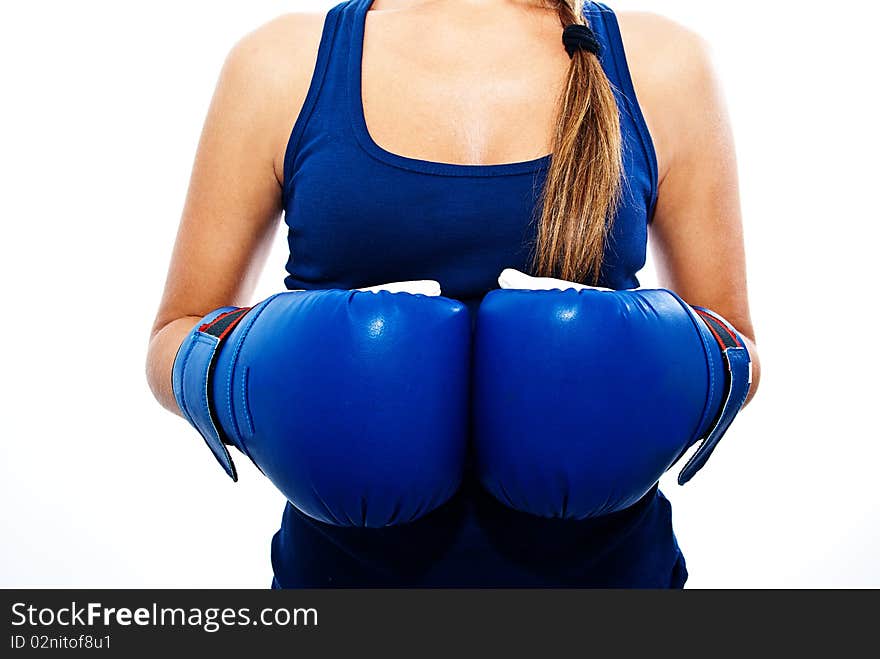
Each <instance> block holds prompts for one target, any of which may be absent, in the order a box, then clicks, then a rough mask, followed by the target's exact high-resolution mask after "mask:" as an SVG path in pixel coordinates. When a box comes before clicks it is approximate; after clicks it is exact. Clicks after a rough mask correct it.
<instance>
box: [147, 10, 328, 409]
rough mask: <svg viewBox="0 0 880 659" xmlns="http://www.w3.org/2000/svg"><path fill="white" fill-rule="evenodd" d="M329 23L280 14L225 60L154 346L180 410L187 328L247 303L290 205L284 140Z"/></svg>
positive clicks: (169, 399)
mask: <svg viewBox="0 0 880 659" xmlns="http://www.w3.org/2000/svg"><path fill="white" fill-rule="evenodd" d="M322 22H323V21H322V17H320V16H312V15H292V16H286V17H283V18H281V19H278V20H276V21H274V22H273V23H270V24H269V25H267V26H265V27H263V28H260V29H259V30H257V31H256V32H254V33H252V34H250V35H248V36H247V37H245V38H244V39H243V40H242V41H241V42H240V43H239V44H237V45H236V47H235V48H234V49H233V50H232V52H231V53H230V54H229V56H228V58H227V60H226V63H225V65H224V67H223V71H222V73H221V75H220V80H219V82H218V84H217V88H216V91H215V93H214V98H213V100H212V103H211V107H210V110H209V111H208V116H207V118H206V120H205V125H204V129H203V132H202V137H201V140H200V143H199V147H198V152H197V154H196V158H195V164H194V167H193V172H192V178H191V180H190V186H189V191H188V194H187V199H186V204H185V207H184V210H183V217H182V219H181V222H180V228H179V230H178V234H177V240H176V243H175V246H174V252H173V255H172V258H171V265H170V267H169V272H168V278H167V281H166V284H165V291H164V294H163V296H162V301H161V304H160V306H159V310H158V313H157V314H156V320H155V323H154V325H153V330H152V334H151V338H150V345H149V351H148V355H147V380H148V382H149V384H150V388H151V389H152V391H153V394H154V395H155V396H156V399H157V400H158V401H159V402H160V403H161V404H162V405H163V406H164V407H166V408H168V409H169V410H171V411H173V412H175V413H179V410H178V409H177V404H176V402H175V400H174V395H173V392H172V390H171V368H172V365H173V362H174V357H175V355H176V353H177V349H178V348H179V347H180V344H181V342H182V341H183V339H184V337H185V336H186V334H187V333H188V332H189V330H190V329H192V327H193V326H194V325H195V324H196V323H197V322H198V321H199V319H200V318H201V317H203V316H204V315H205V314H207V313H208V312H210V311H211V310H213V309H215V308H217V307H221V306H225V305H233V306H244V305H246V304H247V303H248V298H249V296H250V295H251V293H252V292H253V289H254V286H255V283H256V280H257V277H258V275H259V273H260V270H261V269H262V266H263V263H264V261H265V257H266V254H267V252H268V249H269V247H270V245H271V242H272V237H273V235H274V232H275V229H276V227H277V223H278V219H279V216H280V213H281V183H280V181H281V180H282V179H283V172H282V168H283V156H284V146H285V145H286V142H287V137H288V134H289V131H290V128H291V124H292V121H293V120H294V119H295V117H296V113H298V111H299V108H300V107H301V106H302V103H303V101H304V99H305V94H306V92H307V89H308V83H309V80H310V79H311V72H312V69H313V65H314V60H315V59H316V57H317V47H318V41H319V40H320V26H321V25H322ZM309 58H311V62H309ZM291 62H293V64H291ZM300 62H301V63H302V65H301V66H300V65H298V63H300ZM290 69H295V71H291V70H290Z"/></svg>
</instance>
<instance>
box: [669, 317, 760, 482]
mask: <svg viewBox="0 0 880 659" xmlns="http://www.w3.org/2000/svg"><path fill="white" fill-rule="evenodd" d="M694 311H695V312H696V315H697V317H698V318H699V320H701V321H702V322H703V323H704V324H705V326H706V327H707V328H708V330H709V333H710V334H711V335H712V336H713V337H714V339H715V341H717V343H718V347H719V349H720V350H721V355H722V358H723V360H724V365H725V368H726V372H725V393H724V396H723V403H722V405H721V411H720V412H719V413H718V416H717V417H716V419H715V422H714V424H713V425H712V427H711V428H710V429H709V431H708V433H707V434H706V436H705V437H704V438H703V440H702V442H701V443H700V447H699V448H698V449H697V450H696V452H695V453H694V454H693V455H692V456H691V458H690V460H688V462H687V464H685V466H684V468H683V469H682V470H681V473H680V474H679V476H678V483H679V485H684V484H686V483H687V482H689V481H690V480H691V479H692V478H693V477H694V476H695V475H696V473H697V472H698V471H699V470H700V469H702V468H703V466H704V465H705V464H706V462H707V461H708V460H709V457H710V456H711V455H712V452H713V451H714V450H715V448H716V447H717V446H718V442H720V441H721V438H722V437H724V434H725V433H726V432H727V429H728V428H730V424H731V423H733V420H734V418H735V417H736V415H737V414H739V411H740V410H741V409H742V407H743V405H745V402H746V398H748V395H749V389H750V388H751V385H752V362H751V357H750V356H749V351H748V349H747V348H746V346H745V343H744V342H743V340H742V339H741V338H740V336H739V334H737V332H736V330H735V329H734V328H733V326H732V325H731V324H730V323H728V322H727V321H726V320H725V319H724V318H722V317H721V316H719V315H718V314H716V313H714V312H713V311H709V310H708V309H703V308H702V307H694Z"/></svg>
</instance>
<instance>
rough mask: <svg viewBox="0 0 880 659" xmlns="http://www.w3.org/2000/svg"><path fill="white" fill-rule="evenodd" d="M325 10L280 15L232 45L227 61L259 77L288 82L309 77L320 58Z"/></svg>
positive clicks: (294, 82)
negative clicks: (312, 65)
mask: <svg viewBox="0 0 880 659" xmlns="http://www.w3.org/2000/svg"><path fill="white" fill-rule="evenodd" d="M325 15H326V14H325V13H312V12H309V13H291V14H284V15H282V16H279V17H277V18H275V19H273V20H271V21H269V22H267V23H264V24H263V25H261V26H260V27H258V28H256V29H255V30H252V31H251V32H249V33H248V34H246V35H244V36H243V37H242V38H241V39H239V41H238V42H237V43H236V44H235V45H234V46H233V47H232V49H231V51H230V53H229V56H228V58H227V64H231V65H233V66H237V67H240V68H242V69H245V70H246V71H248V72H249V73H250V74H251V76H254V77H255V78H256V79H257V80H267V81H272V80H274V81H275V82H280V83H283V84H286V85H288V86H289V85H291V84H296V83H297V82H300V83H301V82H303V81H305V83H306V84H308V80H309V78H310V77H311V73H312V70H311V66H309V65H310V64H314V61H315V60H316V59H317V54H318V46H319V44H320V41H321V34H322V32H323V26H324V19H325Z"/></svg>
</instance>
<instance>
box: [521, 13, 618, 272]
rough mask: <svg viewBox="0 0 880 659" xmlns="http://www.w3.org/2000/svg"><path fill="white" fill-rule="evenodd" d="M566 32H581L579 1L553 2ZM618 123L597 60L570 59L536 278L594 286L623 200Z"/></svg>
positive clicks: (587, 56)
mask: <svg viewBox="0 0 880 659" xmlns="http://www.w3.org/2000/svg"><path fill="white" fill-rule="evenodd" d="M551 2H552V4H553V5H554V6H555V9H556V11H557V12H558V14H559V20H560V22H561V23H562V25H563V26H568V25H571V24H580V25H584V24H585V19H584V16H583V0H551ZM621 154H622V145H621V133H620V115H619V112H618V107H617V101H616V100H615V98H614V93H613V92H612V90H611V83H610V82H609V81H608V77H607V76H606V75H605V72H604V70H603V69H602V66H601V64H600V63H599V58H598V56H597V55H595V54H593V53H591V52H588V51H584V50H581V51H577V52H574V53H573V56H572V58H571V64H570V66H569V68H568V75H567V78H566V81H565V86H564V88H563V91H562V93H561V95H560V98H559V101H558V109H557V115H556V123H555V130H554V137H553V157H552V160H551V164H550V168H549V171H548V172H547V180H546V184H545V186H544V190H543V192H542V195H541V198H542V202H543V205H542V211H541V217H540V219H539V222H538V235H537V243H536V245H535V254H534V267H535V270H536V271H537V274H539V275H543V276H551V277H561V278H563V279H568V280H574V281H587V282H590V283H596V282H598V279H599V276H600V272H601V269H602V262H603V259H604V256H605V243H606V239H607V236H608V232H609V230H610V228H611V223H612V222H613V218H614V213H615V211H616V209H617V204H618V202H619V199H620V193H621V177H622V173H623V162H622V155H621Z"/></svg>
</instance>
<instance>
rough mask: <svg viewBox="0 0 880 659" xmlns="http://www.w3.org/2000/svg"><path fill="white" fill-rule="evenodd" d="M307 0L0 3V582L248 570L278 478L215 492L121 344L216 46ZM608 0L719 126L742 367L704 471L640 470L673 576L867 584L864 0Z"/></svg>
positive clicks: (135, 311) (140, 320) (175, 195)
mask: <svg viewBox="0 0 880 659" xmlns="http://www.w3.org/2000/svg"><path fill="white" fill-rule="evenodd" d="M329 4H330V3H328V2H326V1H313V2H306V1H302V2H280V1H276V2H270V1H268V0H249V2H216V1H214V2H209V1H207V0H198V1H193V0H190V1H188V2H169V1H167V0H165V1H153V2H149V3H131V2H127V3H119V2H98V1H83V2H75V3H74V2H19V3H4V4H3V9H2V10H0V67H2V70H0V73H2V75H0V89H2V96H3V99H4V100H3V101H2V103H0V218H2V222H3V229H2V236H3V237H2V240H0V251H2V253H0V268H2V272H0V275H2V277H0V281H2V287H3V288H2V290H3V302H4V306H5V309H4V313H3V316H4V318H3V323H2V325H0V333H2V343H0V345H2V362H0V364H2V375H3V377H2V378H0V383H2V384H0V388H2V392H0V393H2V395H0V401H2V416H0V433H2V441H0V493H2V498H0V543H2V544H0V586H40V585H46V586H48V585H57V586H68V585H70V586H73V585H79V586H111V587H115V586H180V587H190V586H204V587H211V586H248V587H260V588H262V587H266V586H268V584H269V581H270V579H271V569H270V565H269V541H270V538H271V536H272V534H273V533H274V531H275V530H276V528H277V526H278V524H279V521H280V516H281V511H282V507H283V499H282V497H281V495H279V494H277V493H276V492H275V491H274V489H273V488H272V486H271V485H269V484H268V482H266V481H263V480H262V479H261V477H260V476H259V474H258V473H257V472H256V471H255V470H254V469H253V468H252V467H250V466H249V465H248V462H247V461H246V460H243V459H242V460H238V465H239V467H240V468H241V470H242V471H243V474H242V478H241V482H240V483H239V484H238V485H233V484H232V482H231V481H229V479H228V478H227V477H226V476H225V475H224V474H223V472H222V471H221V470H220V469H219V468H218V467H217V465H216V464H215V462H214V460H213V458H212V457H211V455H210V454H209V452H208V451H207V449H206V448H205V446H204V445H203V443H202V441H201V439H199V438H198V437H197V436H196V435H195V434H194V432H193V431H192V430H191V429H190V428H189V427H188V425H187V424H186V423H185V422H184V421H182V420H181V419H179V418H176V417H174V416H172V415H171V414H169V413H167V412H164V411H163V410H162V409H161V408H159V406H158V405H157V404H155V403H154V402H153V399H152V397H151V395H150V393H149V391H148V389H147V385H146V382H145V379H144V375H143V362H144V356H145V349H146V344H147V336H148V332H149V328H150V325H151V322H152V317H153V314H154V312H155V309H156V306H157V303H158V300H159V296H160V292H161V287H162V284H163V281H164V276H165V269H166V266H167V261H168V257H169V254H170V249H171V245H172V241H173V238H174V234H175V230H176V225H177V221H178V219H179V214H180V209H181V206H182V202H183V198H184V194H185V190H186V185H187V181H188V176H189V169H190V165H191V162H192V156H193V153H194V149H195V146H196V142H197V139H198V136H199V131H200V128H201V123H202V120H203V118H204V114H205V110H206V108H207V104H208V101H209V99H210V96H211V92H212V90H213V86H214V82H215V80H216V76H217V73H218V71H219V68H220V66H221V63H222V60H223V58H224V57H225V54H226V52H227V51H228V50H229V48H230V47H231V45H232V44H233V43H234V42H235V41H236V40H237V39H238V38H239V37H240V36H241V35H242V34H244V33H245V32H247V31H249V30H251V29H252V28H253V27H256V26H257V25H259V24H261V23H262V22H264V21H266V20H268V19H270V18H272V17H274V16H275V15H277V14H280V13H283V12H285V11H291V10H302V9H311V8H321V7H327V6H329ZM615 6H616V7H617V8H619V9H622V8H632V7H646V8H648V9H650V10H652V11H656V12H660V13H663V14H666V15H668V16H670V17H673V18H675V19H677V20H679V21H681V22H683V23H685V24H687V25H689V26H691V27H693V28H695V29H697V30H698V31H699V32H701V33H702V34H703V35H704V36H705V37H706V38H707V39H708V40H709V41H710V42H712V43H713V44H714V47H715V50H716V57H717V59H718V62H719V64H720V67H721V71H722V74H723V79H724V84H725V87H726V89H727V94H728V97H729V102H730V107H731V111H732V114H733V119H734V123H735V129H736V132H737V136H738V144H739V152H740V166H741V171H742V191H743V200H744V210H745V218H746V233H747V242H748V252H749V259H750V260H749V266H750V284H751V294H752V303H753V312H754V318H755V322H756V325H757V329H758V331H759V343H760V346H761V355H762V358H763V362H764V369H765V376H764V382H763V386H762V390H761V394H760V396H759V398H758V400H757V401H756V402H755V404H754V405H753V406H752V407H750V408H749V409H748V410H747V412H745V413H744V414H743V415H742V416H741V417H740V419H739V420H738V422H737V423H736V424H735V426H734V429H733V431H732V432H731V433H730V434H729V435H728V436H727V438H726V439H725V441H724V442H723V444H722V447H721V448H720V449H719V451H718V452H717V453H716V455H715V457H714V458H713V460H712V461H711V463H710V465H709V467H708V469H707V470H706V471H704V472H703V473H702V474H701V475H700V477H699V478H698V479H697V480H696V481H695V482H693V483H692V484H691V485H689V486H688V487H686V488H679V487H677V486H676V485H675V484H674V483H673V481H672V480H671V479H670V480H669V481H668V482H666V484H665V488H664V489H665V491H666V493H667V495H668V496H669V497H670V498H671V499H672V500H673V504H674V510H675V525H676V530H677V533H678V536H679V539H680V541H681V544H682V546H683V549H684V551H685V553H686V555H687V557H688V563H689V567H690V571H691V581H690V584H689V585H690V586H691V587H834V586H842V587H868V586H872V587H877V586H880V564H878V558H877V557H878V556H880V495H878V493H877V490H876V487H875V483H876V478H877V473H878V467H880V442H878V439H880V433H878V430H877V420H876V412H877V408H878V407H880V403H878V401H877V400H876V396H877V393H878V387H877V376H878V359H877V338H876V336H875V335H876V334H877V326H876V324H875V322H876V317H877V313H876V308H877V305H876V302H875V300H876V295H877V292H876V291H877V287H876V286H875V284H874V281H873V276H874V274H875V272H876V267H875V265H874V263H875V259H876V255H877V252H878V246H877V239H878V228H877V225H878V219H880V218H878V211H877V193H878V187H880V186H878V174H880V172H878V166H877V157H878V147H880V144H878V142H880V140H878V130H877V125H876V121H877V116H878V108H877V105H876V103H875V101H874V98H873V97H872V96H871V92H872V91H874V89H875V88H876V85H877V78H876V70H875V65H876V63H877V50H876V40H877V37H876V33H875V29H874V24H875V22H874V20H873V19H872V18H871V17H869V16H868V15H867V13H866V12H868V11H869V9H868V7H869V6H870V3H861V2H851V3H840V4H837V5H834V7H835V9H834V10H833V11H832V10H831V7H832V5H830V4H829V3H827V2H821V3H820V2H810V1H800V2H794V1H771V2H761V3H738V4H737V3H712V2H704V1H701V0H691V1H686V0H680V1H676V0H663V1H658V2H654V3H648V2H642V3H640V4H639V3H632V2H618V3H617V4H616V5H615ZM292 120H293V118H291V121H292ZM278 248H279V249H277V250H276V252H275V253H274V255H273V256H272V257H271V259H270V262H269V263H270V265H269V267H268V268H267V271H266V273H265V276H264V277H263V280H262V283H261V286H260V290H259V291H258V297H262V296H265V295H268V294H269V293H271V292H273V291H275V290H278V289H279V288H280V287H281V286H282V268H283V264H284V258H285V254H284V251H283V245H282V244H280V243H279V245H278ZM651 280H652V277H651V276H650V273H648V274H647V275H646V276H645V277H643V283H645V284H650V283H651Z"/></svg>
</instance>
